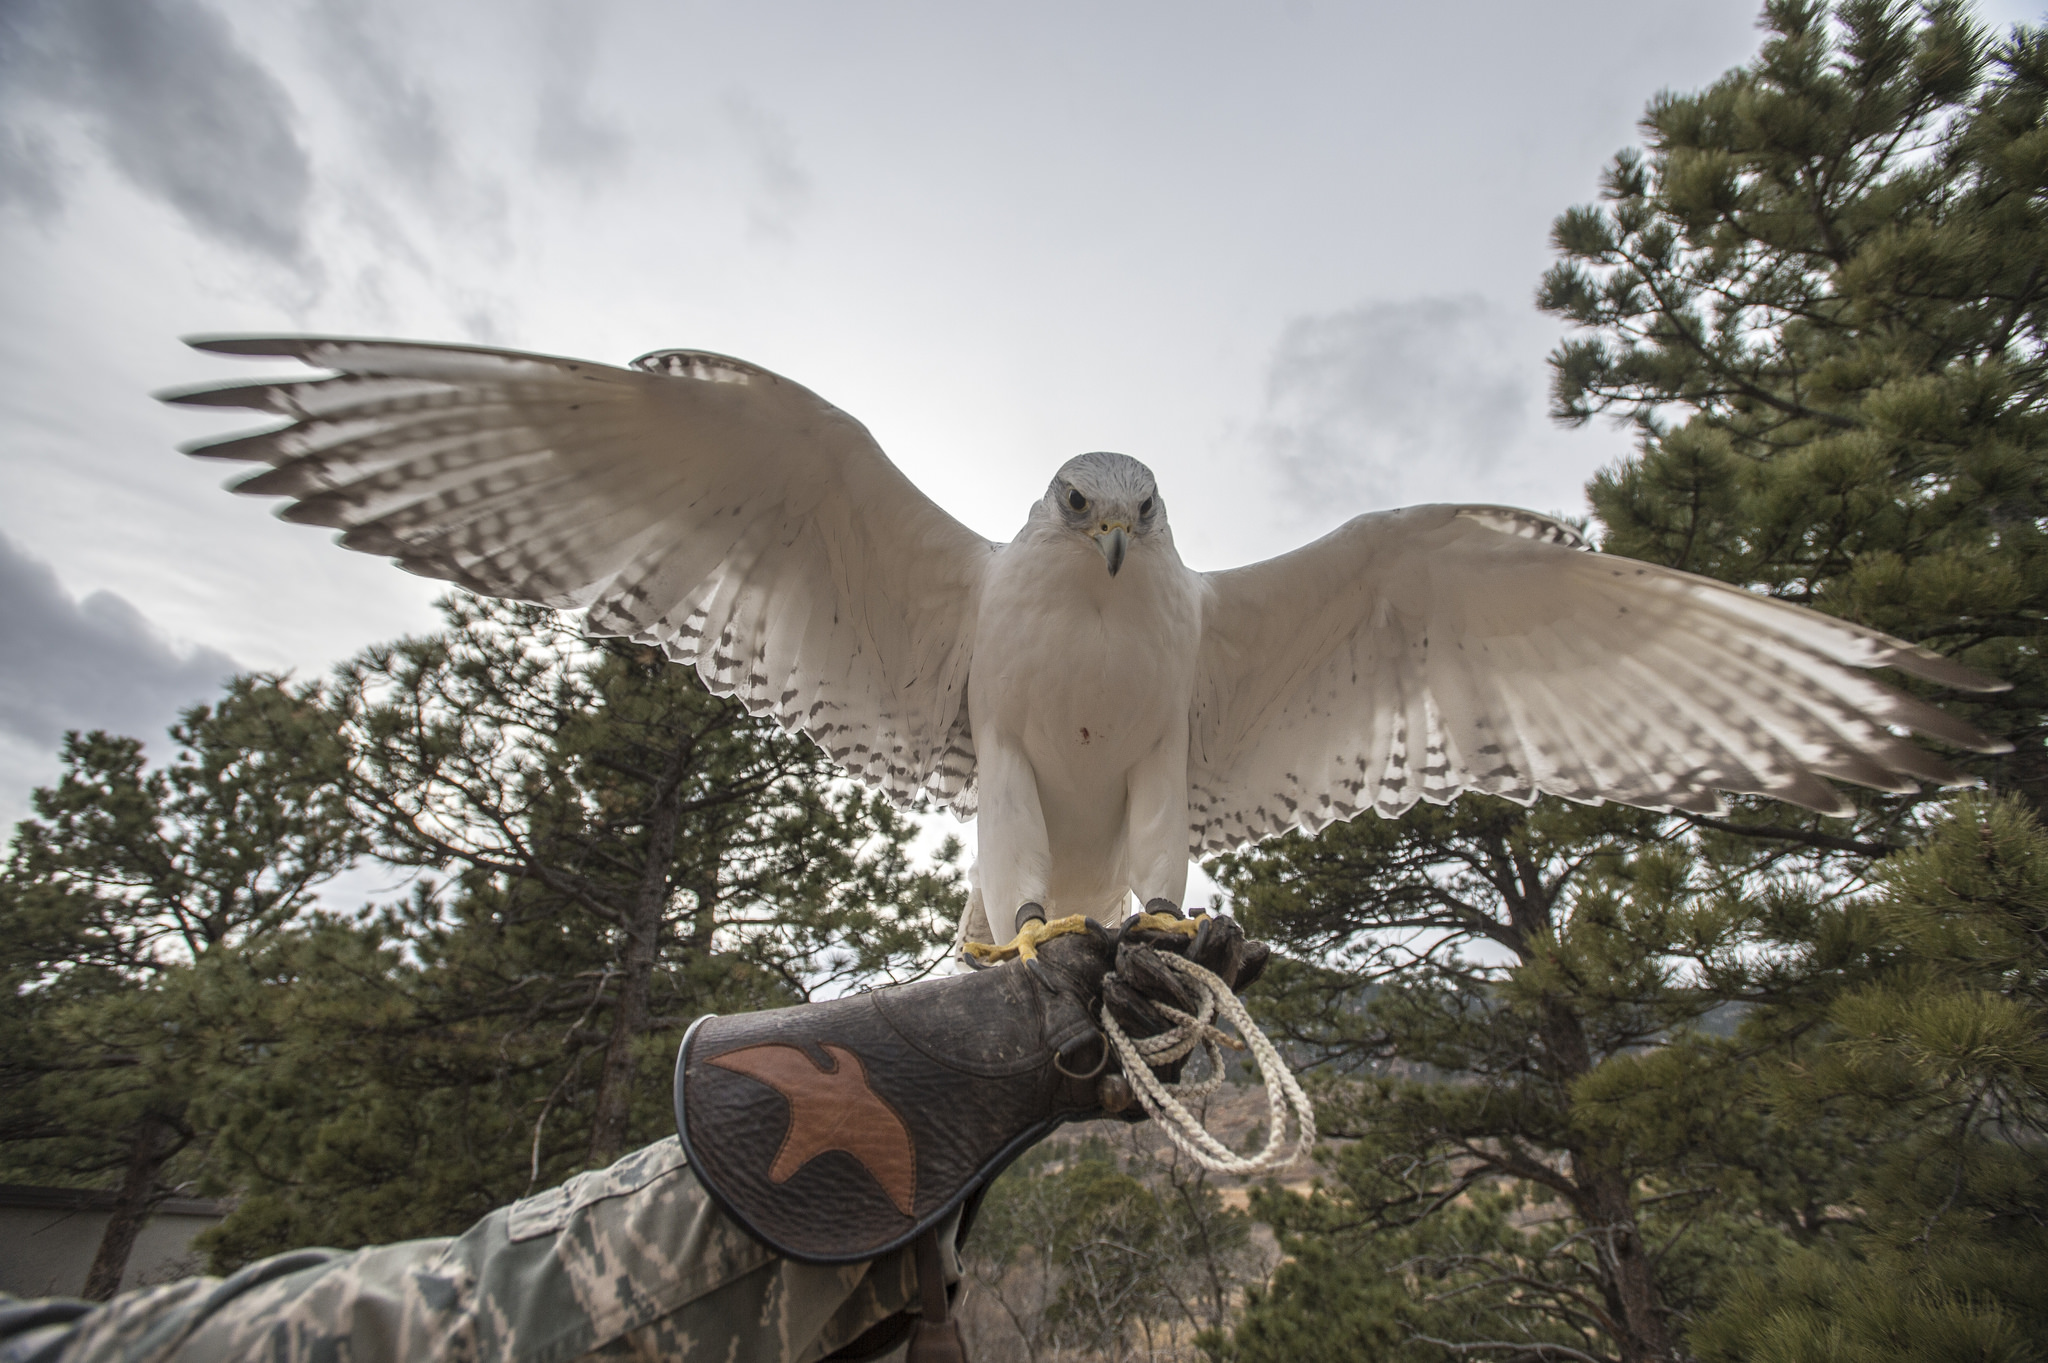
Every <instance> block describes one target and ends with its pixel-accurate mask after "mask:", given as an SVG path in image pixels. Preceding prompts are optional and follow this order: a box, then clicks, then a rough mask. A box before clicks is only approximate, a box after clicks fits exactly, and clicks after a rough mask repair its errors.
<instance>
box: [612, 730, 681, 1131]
mask: <svg viewBox="0 0 2048 1363" xmlns="http://www.w3.org/2000/svg"><path fill="white" fill-rule="evenodd" d="M691 742H694V740H692V741H691ZM691 742H686V743H685V744H684V745H683V746H681V747H678V748H677V749H676V751H675V752H674V753H672V754H671V755H670V757H669V761H668V764H667V766H666V767H665V768H664V769H663V771H662V773H661V783H660V785H658V786H657V787H656V788H655V798H654V808H653V811H652V812H651V813H650V814H649V815H648V828H647V860H646V862H645V863H644V864H643V865H642V867H641V871H640V888H639V892H638V893H637V894H636V895H635V896H634V898H633V905H632V907H631V908H630V909H629V910H628V911H627V914H626V950H625V955H624V959H622V960H621V961H620V962H619V968H620V978H619V994H618V1004H617V1006H616V1007H614V1008H613V1010H612V1034H611V1038H610V1040H608V1041H607V1042H606V1043H605V1048H604V1068H603V1069H602V1070H601V1071H600V1072H599V1074H598V1080H597V1103H596V1108H597V1110H596V1112H595V1113H593V1114H592V1117H591V1122H590V1162H591V1164H592V1165H594V1166H595V1165H604V1164H610V1163H611V1162H612V1161H613V1160H615V1159H617V1158H618V1157H619V1156H620V1155H623V1154H624V1153H625V1152H626V1130H627V1125H628V1123H629V1122H630V1121H631V1119H632V1115H633V1046H634V1043H635V1042H637V1041H638V1040H639V1039H640V1038H641V1036H643V1035H644V1034H645V1033H646V1031H647V1019H648V1008H647V991H648V984H649V982H650V981H651V980H652V979H653V977H654V965H655V962H656V960H658V959H659V958H660V955H661V931H662V927H663V924H664V922H665V920H666V918H667V916H668V878H669V870H670V865H669V864H670V863H671V862H672V861H674V860H675V851H676V822H677V813H678V808H679V797H680V793H681V790H682V780H683V768H684V760H685V757H686V755H687V753H688V752H689V749H690V746H691Z"/></svg>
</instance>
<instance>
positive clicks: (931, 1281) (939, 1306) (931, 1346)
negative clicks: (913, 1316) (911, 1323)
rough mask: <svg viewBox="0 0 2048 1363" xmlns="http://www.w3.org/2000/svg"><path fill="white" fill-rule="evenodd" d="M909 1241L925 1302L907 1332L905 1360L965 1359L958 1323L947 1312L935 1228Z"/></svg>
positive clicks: (963, 1362)
mask: <svg viewBox="0 0 2048 1363" xmlns="http://www.w3.org/2000/svg"><path fill="white" fill-rule="evenodd" d="M912 1245H913V1252H914V1253H915V1254H916V1255H917V1292H918V1296H919V1297H920V1298H921V1299H922V1301H923V1304H924V1318H923V1319H922V1320H920V1321H918V1323H917V1325H916V1327H915V1328H913V1329H912V1330H911V1332H910V1347H909V1348H908V1349H907V1350H905V1352H904V1355H903V1360H904V1363H967V1348H966V1346H965V1345H964V1344H963V1343H961V1340H960V1323H959V1322H958V1321H956V1320H954V1319H952V1317H951V1315H950V1314H949V1313H948V1307H947V1302H946V1266H945V1261H944V1260H943V1259H941V1258H940V1257H939V1232H938V1230H937V1229H936V1228H933V1229H930V1230H926V1231H923V1232H921V1233H920V1234H919V1235H918V1237H917V1239H916V1240H915V1241H913V1242H912Z"/></svg>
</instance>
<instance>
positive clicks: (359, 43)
mask: <svg viewBox="0 0 2048 1363" xmlns="http://www.w3.org/2000/svg"><path fill="white" fill-rule="evenodd" d="M309 13H310V25H311V26H310V29H309V34H310V36H311V38H312V40H313V49H314V52H315V54H316V60H317V63H318V65H319V68H320V71H321V73H322V74H323V75H325V76H326V78H327V80H328V83H329V84H330V85H332V86H333V88H334V92H335V93H336V94H337V95H339V96H340V97H341V103H342V110H343V112H344V114H345V115H346V117H347V119H348V121H349V123H350V124H351V125H352V126H353V127H354V128H355V129H356V131H357V132H358V133H359V134H360V135H361V137H362V138H363V141H364V142H365V144H366V145H367V147H368V149H369V151H370V154H371V155H372V156H373V157H374V158H375V159H376V161H377V163H378V165H379V167H380V168H381V169H382V170H384V171H386V172H388V173H389V174H390V176H391V178H392V179H393V180H394V181H396V183H397V186H398V187H399V188H400V189H402V190H403V191H404V192H405V193H407V194H408V195H410V196H411V197H412V198H413V199H414V200H415V201H417V202H418V203H421V204H424V205H426V206H427V207H428V208H430V209H431V210H433V211H434V213H435V214H436V215H437V216H447V217H452V218H454V219H457V220H459V221H460V222H461V223H462V224H463V225H464V227H465V229H466V231H467V232H468V233H470V234H473V233H474V231H475V230H476V229H477V228H480V227H481V228H489V229H492V230H494V231H495V230H498V229H501V228H502V227H503V224H504V221H505V218H506V216H507V213H508V211H509V210H508V205H507V201H506V195H505V190H504V187H503V186H502V185H500V184H499V183H497V181H495V180H494V179H492V178H490V177H489V176H486V175H483V174H480V173H477V172H476V171H475V169H474V168H473V167H472V166H471V165H469V164H466V163H465V161H464V159H463V156H462V152H461V148H460V147H459V146H458V145H457V141H456V138H455V137H454V135H453V134H451V133H450V132H449V129H448V118H447V114H446V112H445V110H444V109H443V107H442V104H441V101H440V100H438V99H437V98H435V96H434V94H433V92H432V91H430V90H429V89H428V88H427V87H426V85H425V84H424V83H422V81H421V80H420V78H419V76H418V74H417V64H416V63H414V62H412V61H411V60H410V59H409V58H410V55H411V54H410V52H409V51H408V50H407V49H406V48H405V47H404V45H403V44H395V43H393V42H391V41H390V40H389V39H388V37H387V34H389V33H390V32H392V31H393V26H392V23H391V22H390V21H389V19H388V16H387V17H385V18H380V17H379V13H378V9H377V7H375V6H372V5H370V4H368V3H365V0H317V3H315V4H314V5H313V6H312V8H311V10H310V12H309ZM382 191H383V187H382V186H381V185H380V186H379V192H382Z"/></svg>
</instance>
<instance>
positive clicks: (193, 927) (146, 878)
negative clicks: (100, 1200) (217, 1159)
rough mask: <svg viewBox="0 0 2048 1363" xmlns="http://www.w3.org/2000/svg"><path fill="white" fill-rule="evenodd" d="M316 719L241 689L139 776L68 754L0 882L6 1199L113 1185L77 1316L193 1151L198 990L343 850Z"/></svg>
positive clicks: (122, 1262) (187, 1167)
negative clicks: (12, 1190) (11, 1190)
mask: <svg viewBox="0 0 2048 1363" xmlns="http://www.w3.org/2000/svg"><path fill="white" fill-rule="evenodd" d="M326 718H327V717H326V716H325V715H324V714H322V713H321V712H319V711H318V710H317V709H315V708H312V707H308V706H306V705H304V704H302V703H300V702H299V701H298V700H297V699H296V698H294V697H292V696H291V695H289V694H288V693H286V692H285V691H283V690H281V689H279V688H278V687H277V686H276V685H275V684H274V683H273V682H271V681H269V680H266V679H262V678H243V679H239V680H237V681H236V682H235V683H234V684H233V685H232V686H231V687H230V688H229V691H228V694H227V696H226V697H225V698H224V699H223V700H222V701H221V702H220V703H219V704H218V705H215V706H211V707H209V706H200V707H197V708H195V709H194V710H192V711H190V712H188V713H187V715H186V716H185V718H184V721H183V722H182V723H181V724H180V725H178V726H177V727H176V728H174V729H173V730H172V733H171V736H172V738H173V740H174V741H175V742H176V743H177V744H178V745H179V751H178V752H177V754H176V755H175V756H174V758H173V760H172V761H170V762H169V763H167V764H164V765H162V766H159V767H157V768H156V769H154V770H151V769H149V768H148V766H147V764H146V763H145V760H144V756H143V750H142V745H141V744H140V743H138V742H137V741H135V740H134V739H128V738H115V737H111V736H109V735H107V734H103V733H92V734H76V733H74V734H69V735H67V736H66V738H65V741H64V751H63V756H64V767H65V770H64V774H63V777H62V779H61V781H60V782H59V784H58V785H57V786H55V787H54V788H51V789H48V790H40V791H37V792H36V794H35V809H36V812H37V814H38V815H40V818H39V819H31V820H28V821H26V822H24V823H23V824H22V825H21V826H20V828H19V829H18V830H17V831H16V835H15V841H14V848H13V853H12V856H11V857H10V859H9V862H8V865H7V868H6V870H5V873H4V875H0V962H4V969H5V972H6V974H7V976H8V977H9V978H8V984H9V986H10V993H11V995H12V998H13V1004H12V1006H11V1007H10V1008H9V1010H8V1012H7V1014H6V1023H5V1027H6V1037H5V1040H6V1045H5V1047H4V1051H5V1054H4V1056H0V1100H4V1101H0V1113H4V1115H0V1160H4V1162H5V1168H6V1169H7V1171H8V1174H9V1176H10V1177H12V1178H15V1179H19V1180H22V1181H28V1182H37V1183H57V1184H61V1185H66V1186H74V1187H94V1186H100V1185H102V1184H104V1183H107V1182H112V1183H113V1184H114V1186H115V1188H116V1189H117V1191H118V1193H119V1202H118V1204H117V1206H116V1208H115V1211H114V1213H113V1214H112V1216H111V1217H110V1218H109V1221H108V1224H107V1228H106V1231H105V1233H104V1235H103V1237H102V1240H101V1242H100V1246H99V1250H98V1252H97V1254H96V1256H95V1258H94V1261H93V1265H92V1268H91V1270H90V1271H89V1273H88V1275H87V1279H86V1283H85V1286H84V1292H85V1294H86V1295H87V1296H90V1297H95V1298H102V1299H103V1298H105V1297H108V1296H111V1295H112V1293H113V1292H114V1290H115V1289H116V1288H117V1287H118V1286H119V1284H120V1281H121V1275H122V1272H123V1271H124V1269H125V1267H126V1264H127V1259H128V1254H129V1251H130V1250H131V1249H132V1248H133V1246H134V1243H135V1237H136V1234H137V1233H138V1232H139V1231H140V1230H141V1228H142V1225H143V1223H144V1222H145V1221H146V1220H147V1219H148V1218H149V1215H150V1214H151V1212H152V1211H153V1210H154V1209H155V1208H156V1206H157V1205H158V1204H159V1203H161V1202H162V1201H163V1199H164V1198H166V1197H168V1196H170V1195H171V1194H172V1193H174V1192H176V1191H177V1190H178V1187H179V1183H180V1179H181V1177H184V1176H185V1175H187V1174H189V1173H190V1172H191V1166H192V1165H193V1163H194V1158H195V1157H196V1156H197V1155H198V1154H200V1153H202V1152H203V1150H204V1147H205V1144H206V1142H205V1139H204V1137H205V1132H204V1131H203V1129H202V1128H201V1127H200V1126H199V1125H198V1124H197V1123H196V1122H195V1121H194V1119H193V1113H192V1106H193V1102H194V1100H195V1098H196V1096H197V1095H198V1093H199V1092H200V1091H201V1090H202V1088H203V1086H204V1085H203V1080H202V1079H201V1078H200V1076H201V1074H202V1073H203V1072H204V1070H205V1069H206V1066H207V1064H208V1062H209V1060H210V1054H209V1036H210V1034H211V1023H212V1021H213V1020H214V1019H215V1017H216V1009H215V1002H216V1000H215V999H214V997H213V996H212V991H211V990H210V989H209V988H208V986H207V982H208V981H209V980H210V979H211V978H212V977H213V973H214V972H215V971H216V970H217V969H218V968H219V966H220V964H221V961H222V960H223V959H224V958H226V957H229V956H233V955H234V954H236V953H239V952H243V951H247V950H250V949H251V948H252V947H253V946H254V945H255V944H257V943H259V942H262V941H263V940H264V939H266V938H268V937H271V936H274V935H277V934H280V933H284V932H287V931H289V928H290V925H291V924H292V923H293V922H294V921H295V920H296V919H297V918H298V917H299V916H300V915H302V914H304V913H305V912H306V911H307V910H308V909H309V908H310V907H311V905H312V903H313V897H314V891H315V889H316V888H317V887H318V886H319V885H320V884H321V883H322V882H323V881H325V880H327V879H328V878H330V877H331V876H333V875H335V874H336V873H338V872H339V871H341V870H342V869H344V868H345V867H346V866H347V865H348V864H349V862H350V861H351V859H352V858H353V857H354V855H355V854H356V852H357V850H358V846H359V844H358V843H357V840H356V838H355V836H354V834H353V832H352V831H351V829H350V827H349V825H348V823H347V820H346V818H345V817H344V813H343V810H342V809H341V806H340V804H339V802H338V800H337V799H336V798H335V795H334V788H333V778H334V775H335V772H336V770H337V768H336V765H335V762H336V757H337V752H338V750H337V747H336V744H335V740H334V735H333V733H332V731H331V729H329V728H327V727H325V723H324V721H325V720H326ZM280 754H289V756H288V757H280ZM181 1156H183V1157H184V1158H183V1160H182V1162H181V1160H180V1157H181Z"/></svg>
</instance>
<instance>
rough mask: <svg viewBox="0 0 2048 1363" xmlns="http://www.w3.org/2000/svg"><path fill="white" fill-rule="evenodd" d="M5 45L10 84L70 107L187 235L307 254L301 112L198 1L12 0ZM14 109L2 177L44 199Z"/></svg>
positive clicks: (1, 157) (32, 152) (300, 259)
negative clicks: (185, 226)
mask: <svg viewBox="0 0 2048 1363" xmlns="http://www.w3.org/2000/svg"><path fill="white" fill-rule="evenodd" d="M0 45H4V46H5V48H7V49H8V50H9V56H8V57H7V58H6V61H5V64H4V71H0V75H4V77H5V79H6V80H7V81H8V83H9V84H12V85H16V86H18V87H19V88H20V89H23V90H26V91H28V92H30V93H32V94H35V95H38V96H41V97H42V99H44V100H46V101H49V102H50V103H53V104H55V105H58V106H60V107H63V108H67V109H69V110H71V111H72V112H73V113H75V114H77V115H78V116H79V117H80V118H81V120H82V121H83V123H84V125H85V127H86V129H87V131H88V132H89V133H90V134H91V136H92V138H93V140H94V141H95V142H96V143H97V144H98V145H99V147H100V149H101V151H103V152H104V153H105V155H106V158H107V160H108V162H109V163H110V164H111V165H112V166H113V167H114V169H115V170H116V171H118V172H119V173H120V174H121V175H122V176H123V177H125V178H126V179H127V180H128V181H129V182H130V183H131V184H133V185H134V186H135V187H136V188H137V189H139V190H141V191H142V192H143V193H145V194H148V195H150V196H152V197H154V198H157V199H160V200H162V201H163V202H164V203H166V204H169V205H170V206H171V207H172V208H173V209H175V210H176V211H177V212H178V213H179V214H180V215H181V216H182V217H183V218H184V219H185V220H186V222H188V223H189V224H191V226H192V227H193V228H194V230H196V231H198V232H200V233H201V234H202V235H205V236H208V237H211V238H213V239H215V240H217V241H220V242H224V243H226V244H228V245H231V246H236V247H240V248H241V249H243V250H247V251H251V252H254V253H255V254H257V255H260V256H266V257H269V258H270V259H272V260H275V261H278V262H280V263H282V264H285V265H290V266H294V267H297V266H299V265H302V264H303V263H304V255H305V244H306V213H307V202H308V199H309V198H310V196H311V193H312V184H313V172H312V166H311V163H310V161H309V159H308V157H307V154H306V149H305V147H304V146H303V145H302V144H301V143H300V141H299V137H298V133H297V131H296V128H295V123H296V111H295V110H294V108H293V105H292V101H291V97H290V96H289V95H287V94H286V93H285V89H284V87H283V86H282V85H281V84H279V83H278V81H277V79H276V78H275V77H273V76H272V75H271V74H270V73H269V72H268V71H266V70H265V69H264V68H263V67H262V66H260V65H259V64H257V62H256V61H255V59H253V58H252V57H250V56H249V55H248V54H247V53H246V52H244V51H243V50H242V48H241V47H240V46H238V45H237V43H236V42H235V36H234V33H233V32H232V31H231V30H230V29H229V28H228V26H227V24H226V23H225V22H224V21H223V20H222V19H221V18H220V16H219V15H217V14H215V13H214V12H213V11H211V10H209V9H206V8H204V7H202V6H200V5H198V4H196V3H194V2H193V0H18V2H17V3H15V4H14V5H12V6H10V7H9V12H8V14H7V17H6V22H5V25H4V28H0ZM10 103H13V101H10ZM19 114H20V110H19V109H18V108H17V109H15V110H10V115H11V117H10V120H9V121H10V124H12V125H13V126H12V127H11V128H10V133H9V136H10V137H11V139H12V144H11V148H10V151H9V152H7V153H0V166H4V167H5V168H4V169H0V175H4V176H6V177H7V178H8V180H9V182H10V183H11V185H12V187H13V192H14V193H15V194H16V195H20V194H22V193H24V192H27V193H30V194H33V193H36V192H40V193H42V194H44V195H45V201H46V202H48V201H49V196H52V195H54V193H55V181H54V179H53V178H51V177H50V176H49V175H48V173H47V172H48V169H49V165H50V163H49V160H48V158H47V155H44V156H43V157H42V160H41V161H40V163H39V162H38V161H37V159H36V158H37V156H38V153H37V151H36V148H37V147H38V145H40V144H39V142H38V138H39V136H40V135H39V133H38V132H37V131H36V130H34V129H32V128H24V127H22V126H20V124H19V123H17V122H15V118H16V117H18V116H19ZM38 175H42V177H43V178H42V179H41V180H40V181H38V180H37V178H36V177H37V176H38ZM24 176H26V178H24ZM38 185H40V189H37V188H36V187H37V186H38ZM24 186H27V187H28V188H27V189H26V191H24Z"/></svg>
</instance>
